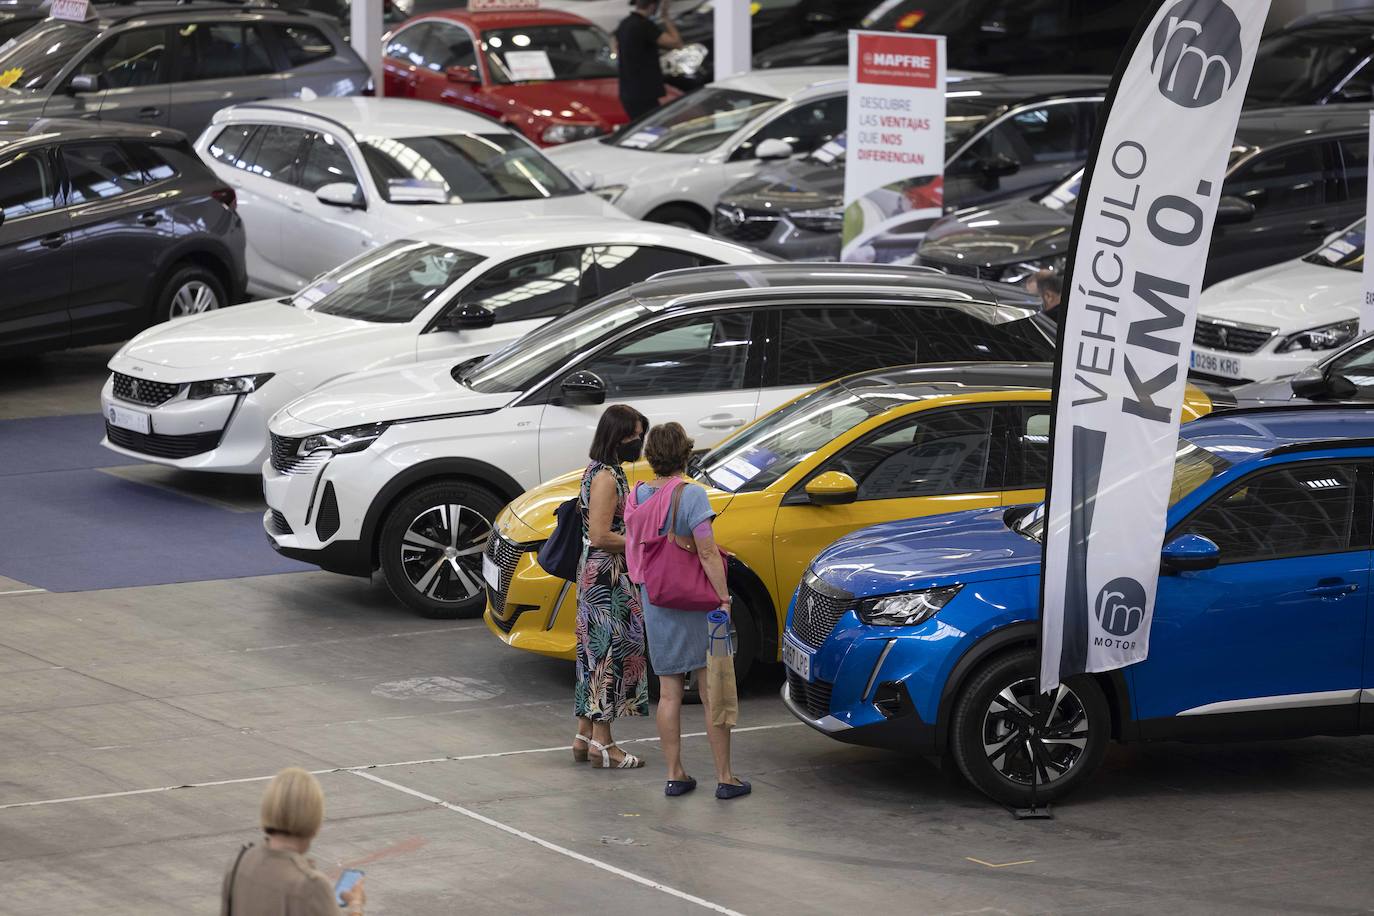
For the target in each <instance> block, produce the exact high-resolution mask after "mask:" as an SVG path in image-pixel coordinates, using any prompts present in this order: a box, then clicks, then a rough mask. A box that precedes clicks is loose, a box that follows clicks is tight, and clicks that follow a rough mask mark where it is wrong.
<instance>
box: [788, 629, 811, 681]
mask: <svg viewBox="0 0 1374 916" xmlns="http://www.w3.org/2000/svg"><path fill="white" fill-rule="evenodd" d="M782 663H783V664H784V665H786V666H787V667H788V670H790V671H792V672H793V673H794V674H796V675H797V676H798V677H800V678H801V679H802V680H804V681H809V680H811V650H810V649H804V648H802V647H801V646H799V645H797V643H796V642H794V641H793V639H792V637H791V636H784V637H783V640H782Z"/></svg>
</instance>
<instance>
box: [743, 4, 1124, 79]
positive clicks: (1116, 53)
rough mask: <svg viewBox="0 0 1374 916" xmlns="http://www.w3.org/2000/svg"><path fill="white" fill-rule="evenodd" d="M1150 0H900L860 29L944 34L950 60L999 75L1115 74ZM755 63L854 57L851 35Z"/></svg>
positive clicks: (805, 43)
mask: <svg viewBox="0 0 1374 916" xmlns="http://www.w3.org/2000/svg"><path fill="white" fill-rule="evenodd" d="M1149 5H1150V4H1149V3H1147V2H1146V0H897V2H895V3H891V2H888V3H880V4H877V5H876V6H874V7H873V8H872V9H871V10H870V11H869V12H868V14H867V15H866V16H864V17H863V19H862V20H861V24H860V27H861V28H865V29H872V30H875V31H884V32H914V33H925V34H928V35H944V36H945V42H946V45H945V46H946V52H947V55H948V60H949V66H950V67H958V68H960V69H964V70H984V71H989V72H992V73H1111V72H1112V70H1113V69H1115V67H1116V62H1117V58H1118V57H1120V56H1121V49H1122V48H1123V47H1125V45H1126V42H1127V41H1129V40H1130V37H1131V34H1132V32H1134V31H1135V27H1136V23H1137V22H1138V21H1139V19H1140V17H1141V16H1142V15H1143V14H1144V12H1145V9H1146V7H1148V6H1149ZM760 52H761V53H759V54H756V55H755V57H754V66H755V67H759V68H765V69H766V68H769V67H801V66H818V65H821V64H840V65H843V64H846V63H848V62H849V37H848V36H847V35H846V34H845V33H843V32H829V33H826V34H820V35H815V36H813V37H810V38H802V39H799V40H795V41H789V42H786V43H782V44H776V45H775V46H774V47H772V48H769V49H767V50H763V49H762V48H760Z"/></svg>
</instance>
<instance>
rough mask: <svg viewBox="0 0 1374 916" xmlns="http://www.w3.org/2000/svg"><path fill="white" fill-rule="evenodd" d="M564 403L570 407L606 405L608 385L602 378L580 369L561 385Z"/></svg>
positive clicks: (566, 378)
mask: <svg viewBox="0 0 1374 916" xmlns="http://www.w3.org/2000/svg"><path fill="white" fill-rule="evenodd" d="M558 387H559V389H560V390H561V391H562V392H563V403H564V404H565V405H567V406H569V407H593V406H595V405H597V404H605V403H606V383H605V382H604V381H602V380H601V376H599V375H597V374H596V373H595V372H588V371H587V370H586V369H578V370H577V371H576V372H573V373H571V374H570V375H568V376H567V377H565V378H564V379H563V381H562V382H560V383H559V386H558Z"/></svg>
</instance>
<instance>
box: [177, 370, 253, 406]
mask: <svg viewBox="0 0 1374 916" xmlns="http://www.w3.org/2000/svg"><path fill="white" fill-rule="evenodd" d="M271 377H272V373H271V372H264V373H262V374H261V375H236V376H234V377H233V378H216V379H210V380H209V381H206V382H192V383H191V387H190V388H189V389H187V391H186V396H187V397H188V398H190V399H191V400H193V401H199V400H201V399H203V398H217V397H219V396H220V395H225V394H250V393H252V392H254V391H257V390H258V389H259V388H261V387H262V386H263V385H265V384H267V380H268V379H270V378H271Z"/></svg>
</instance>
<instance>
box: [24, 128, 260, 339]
mask: <svg viewBox="0 0 1374 916" xmlns="http://www.w3.org/2000/svg"><path fill="white" fill-rule="evenodd" d="M235 206H236V200H235V196H234V190H233V189H232V188H230V187H229V186H228V185H226V184H225V183H224V182H223V181H221V180H220V179H219V178H218V177H217V176H216V175H215V173H214V172H212V171H210V169H209V167H208V166H206V165H205V163H203V162H202V161H201V160H200V158H199V157H198V156H196V153H195V150H193V149H192V148H191V145H190V143H188V142H187V141H186V138H185V137H183V136H181V135H180V134H178V133H176V132H174V131H170V130H166V129H164V128H148V127H137V126H134V125H117V124H89V123H83V122H71V121H64V122H53V121H40V122H39V123H37V124H35V125H34V126H33V127H32V128H31V129H29V130H19V129H16V128H13V127H7V126H3V125H0V290H3V294H0V355H15V354H20V353H34V352H37V351H42V350H56V349H61V348H63V347H77V346H84V345H86V344H95V343H104V342H106V341H112V340H123V339H124V338H126V337H129V336H130V335H132V334H134V333H135V332H137V331H140V330H142V329H143V328H146V327H148V326H149V325H150V324H156V323H157V322H160V321H166V320H167V319H169V318H176V317H179V316H183V315H192V314H197V313H200V312H205V311H209V310H211V309H215V308H219V307H221V306H224V305H228V304H229V303H231V302H234V301H236V300H237V299H238V298H240V297H241V296H242V294H243V289H244V286H245V283H246V271H245V269H244V232H243V220H241V219H240V218H239V215H238V213H237V212H236V211H235Z"/></svg>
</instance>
